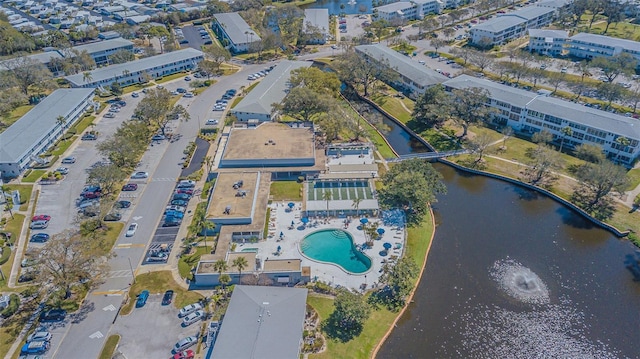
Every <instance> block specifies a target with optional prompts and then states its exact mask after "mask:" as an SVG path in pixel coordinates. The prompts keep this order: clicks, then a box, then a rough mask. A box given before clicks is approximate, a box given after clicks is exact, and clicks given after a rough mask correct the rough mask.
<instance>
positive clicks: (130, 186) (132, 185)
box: [122, 183, 138, 192]
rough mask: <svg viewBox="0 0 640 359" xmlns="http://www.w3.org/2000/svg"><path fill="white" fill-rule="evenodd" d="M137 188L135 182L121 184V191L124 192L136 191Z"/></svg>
mask: <svg viewBox="0 0 640 359" xmlns="http://www.w3.org/2000/svg"><path fill="white" fill-rule="evenodd" d="M137 189H138V185H137V184H135V183H127V184H126V185H124V186H122V191H124V192H131V191H136V190H137Z"/></svg>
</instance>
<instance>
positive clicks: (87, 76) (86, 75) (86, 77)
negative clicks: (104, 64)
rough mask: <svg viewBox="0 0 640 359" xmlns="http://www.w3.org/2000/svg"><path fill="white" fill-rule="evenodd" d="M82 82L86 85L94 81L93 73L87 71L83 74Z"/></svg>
mask: <svg viewBox="0 0 640 359" xmlns="http://www.w3.org/2000/svg"><path fill="white" fill-rule="evenodd" d="M82 81H84V82H85V83H89V82H91V81H93V76H92V75H91V71H85V72H83V73H82Z"/></svg>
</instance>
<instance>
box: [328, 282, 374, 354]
mask: <svg viewBox="0 0 640 359" xmlns="http://www.w3.org/2000/svg"><path fill="white" fill-rule="evenodd" d="M333 306H334V311H333V313H331V315H330V316H329V318H327V321H326V322H325V323H323V327H322V329H323V331H324V332H325V333H327V335H328V336H329V337H330V338H333V339H337V340H339V341H341V342H343V343H344V342H348V341H350V340H351V339H353V338H355V337H357V336H358V335H360V333H361V332H362V329H363V327H364V323H365V322H366V321H367V319H369V315H370V313H371V307H370V305H369V304H368V303H367V301H366V300H365V298H364V296H363V295H362V294H359V293H354V292H352V291H350V290H348V289H345V288H342V289H340V290H339V291H338V295H337V296H336V299H335V301H334V302H333Z"/></svg>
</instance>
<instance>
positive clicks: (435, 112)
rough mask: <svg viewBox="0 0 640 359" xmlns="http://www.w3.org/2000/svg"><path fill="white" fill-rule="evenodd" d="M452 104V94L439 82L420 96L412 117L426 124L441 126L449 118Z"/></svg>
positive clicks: (428, 125)
mask: <svg viewBox="0 0 640 359" xmlns="http://www.w3.org/2000/svg"><path fill="white" fill-rule="evenodd" d="M451 106H452V104H451V96H450V95H449V94H447V93H446V92H445V90H444V87H443V86H442V85H440V84H438V85H436V86H432V87H429V88H428V89H426V90H425V92H424V93H423V94H422V95H420V96H418V99H417V100H416V103H415V106H414V108H413V113H412V114H411V117H412V119H413V121H416V122H417V123H419V124H422V125H424V126H427V127H436V128H437V127H441V126H442V125H443V124H444V123H445V121H447V120H448V119H449V116H450V114H451Z"/></svg>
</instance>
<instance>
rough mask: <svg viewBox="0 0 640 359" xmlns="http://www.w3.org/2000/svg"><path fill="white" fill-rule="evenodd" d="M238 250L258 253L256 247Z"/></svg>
mask: <svg viewBox="0 0 640 359" xmlns="http://www.w3.org/2000/svg"><path fill="white" fill-rule="evenodd" d="M240 252H252V253H258V248H243V249H242V250H241V251H240Z"/></svg>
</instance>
